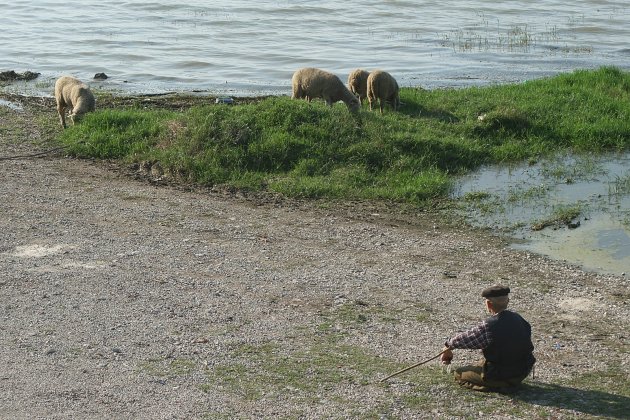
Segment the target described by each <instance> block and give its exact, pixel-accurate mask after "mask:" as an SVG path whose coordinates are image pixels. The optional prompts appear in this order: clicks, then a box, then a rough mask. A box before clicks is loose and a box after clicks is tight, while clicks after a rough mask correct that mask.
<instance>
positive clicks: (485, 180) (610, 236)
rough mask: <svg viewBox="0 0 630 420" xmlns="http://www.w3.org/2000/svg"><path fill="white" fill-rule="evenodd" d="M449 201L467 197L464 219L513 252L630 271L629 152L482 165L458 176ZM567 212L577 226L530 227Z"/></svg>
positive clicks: (601, 269) (611, 270)
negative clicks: (507, 237) (506, 237)
mask: <svg viewBox="0 0 630 420" xmlns="http://www.w3.org/2000/svg"><path fill="white" fill-rule="evenodd" d="M454 196H455V197H458V198H466V197H468V200H464V202H466V203H468V204H467V206H466V207H465V209H463V212H464V213H463V214H465V215H467V216H469V217H470V221H471V222H472V223H473V224H475V225H477V226H481V227H490V228H493V229H499V230H504V231H506V232H508V233H509V234H511V235H512V237H513V238H514V247H516V248H520V249H528V250H530V251H533V252H536V253H541V254H545V255H548V256H550V257H552V258H556V259H561V260H566V261H569V262H571V263H575V264H579V265H581V266H583V267H584V268H585V269H587V270H593V271H599V272H606V273H613V274H623V273H626V274H627V273H630V153H626V154H621V155H611V156H599V157H588V156H585V157H567V156H562V157H558V158H555V159H550V160H546V161H542V162H539V163H537V164H535V165H526V164H523V165H517V166H512V167H499V166H494V167H487V168H483V169H482V170H480V171H478V172H476V173H475V174H473V175H471V176H468V177H466V178H463V179H462V180H461V182H460V183H459V185H458V186H457V188H456V191H455V193H454ZM473 197H477V198H476V199H473ZM567 208H574V209H577V210H578V211H579V214H580V215H579V216H578V217H577V218H575V219H574V220H573V222H574V223H575V224H578V223H579V226H578V227H576V228H569V227H567V226H549V227H547V228H545V229H543V230H540V231H536V230H533V229H532V226H534V225H536V224H537V223H539V222H541V221H545V220H549V219H551V218H553V216H554V215H555V214H556V213H557V212H558V211H560V210H562V209H567Z"/></svg>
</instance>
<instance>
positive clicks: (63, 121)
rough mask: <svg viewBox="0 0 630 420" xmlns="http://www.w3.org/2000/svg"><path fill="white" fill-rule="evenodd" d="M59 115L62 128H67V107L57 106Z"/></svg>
mask: <svg viewBox="0 0 630 420" xmlns="http://www.w3.org/2000/svg"><path fill="white" fill-rule="evenodd" d="M57 113H58V114H59V122H61V126H62V127H63V128H66V107H65V106H62V105H60V104H57Z"/></svg>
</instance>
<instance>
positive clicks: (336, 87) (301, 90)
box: [291, 68, 361, 112]
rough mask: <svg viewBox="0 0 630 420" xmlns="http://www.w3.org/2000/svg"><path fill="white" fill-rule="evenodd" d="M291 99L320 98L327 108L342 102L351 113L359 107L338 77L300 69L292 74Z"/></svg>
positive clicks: (325, 72) (313, 70)
mask: <svg viewBox="0 0 630 420" xmlns="http://www.w3.org/2000/svg"><path fill="white" fill-rule="evenodd" d="M291 83H292V85H293V95H292V96H291V98H293V99H306V100H307V101H309V102H310V101H311V100H312V99H313V98H322V99H323V100H324V101H326V104H328V106H332V105H333V104H334V103H335V102H338V101H343V102H344V103H345V104H346V106H347V107H348V109H349V110H350V111H351V112H356V111H358V110H359V108H360V107H361V103H360V102H359V99H358V98H357V97H356V96H354V94H353V93H352V92H350V91H349V90H348V88H347V87H346V86H345V85H344V84H343V82H342V81H341V80H340V79H339V77H337V76H335V75H334V74H332V73H329V72H327V71H324V70H320V69H315V68H302V69H299V70H297V71H296V72H295V73H293V78H292V79H291Z"/></svg>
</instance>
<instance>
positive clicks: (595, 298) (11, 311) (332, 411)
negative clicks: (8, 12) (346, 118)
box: [0, 106, 630, 419]
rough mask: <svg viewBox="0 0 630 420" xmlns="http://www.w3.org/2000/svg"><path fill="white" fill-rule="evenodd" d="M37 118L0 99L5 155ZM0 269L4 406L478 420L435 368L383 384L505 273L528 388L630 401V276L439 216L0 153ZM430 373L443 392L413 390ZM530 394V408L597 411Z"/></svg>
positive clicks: (84, 413)
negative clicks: (160, 179) (527, 348)
mask: <svg viewBox="0 0 630 420" xmlns="http://www.w3.org/2000/svg"><path fill="white" fill-rule="evenodd" d="M41 116H42V111H41V110H40V109H39V108H33V107H31V106H25V108H24V109H23V110H22V111H14V110H10V109H2V111H1V112H0V124H1V125H0V127H2V128H0V136H1V137H0V157H3V156H4V157H6V156H11V155H15V154H21V153H26V152H31V151H33V150H36V148H37V146H35V145H34V143H37V142H38V139H40V138H41V137H42V133H40V132H39V131H38V128H37V126H36V122H35V121H36V117H41ZM43 116H44V117H45V118H48V119H54V118H55V116H54V113H53V112H52V111H45V112H44V113H43ZM40 147H41V146H40ZM0 270H1V275H0V296H1V302H0V343H1V344H0V349H1V350H0V366H1V368H0V418H147V419H159V418H204V417H207V418H216V417H219V418H235V417H240V418H273V417H285V416H286V417H290V418H295V417H300V416H301V417H303V418H322V417H324V418H326V417H328V418H330V417H354V418H365V417H370V416H375V417H378V416H383V417H387V418H413V417H419V418H420V417H440V416H442V417H449V416H450V417H458V414H457V413H460V415H462V416H464V415H469V416H473V417H474V416H477V415H478V412H479V410H481V408H480V407H485V405H484V402H483V400H479V399H478V398H480V397H475V398H477V399H473V400H467V401H468V403H467V404H468V405H469V406H470V410H471V411H469V412H466V411H464V412H461V411H457V410H460V408H456V407H455V405H454V403H451V402H445V401H447V400H444V397H445V396H446V397H448V398H449V399H452V398H459V397H458V396H459V395H460V394H459V393H460V392H462V391H460V390H459V389H458V388H456V387H454V386H452V385H451V384H450V382H451V381H450V379H449V378H446V377H445V376H444V375H441V374H440V373H439V369H438V368H436V367H428V368H427V370H426V371H425V372H428V373H430V374H431V375H430V378H429V379H424V378H425V377H424V376H421V374H420V373H417V374H416V375H420V376H413V375H411V376H406V377H404V378H401V379H400V380H397V381H394V383H393V384H391V385H382V384H378V379H379V378H381V377H383V376H385V375H386V374H387V373H390V372H391V371H393V370H396V368H398V367H400V366H403V365H406V364H411V363H413V362H415V361H417V360H420V359H422V358H426V357H427V356H430V355H432V354H435V353H436V352H438V351H439V350H440V347H441V343H443V341H444V339H445V338H446V337H447V336H449V335H451V334H453V333H454V332H456V331H457V330H458V329H461V328H464V327H468V326H470V325H472V324H474V323H476V322H477V321H479V320H481V319H482V318H483V317H484V314H483V312H482V302H481V301H480V298H479V293H480V290H481V289H482V288H484V287H486V286H488V285H489V284H491V283H494V282H497V281H500V282H502V283H505V284H508V285H509V286H510V287H511V288H512V290H513V293H512V301H513V304H512V308H513V309H514V310H516V311H518V312H519V313H521V314H522V315H523V316H524V317H525V318H527V319H528V320H529V321H530V322H531V324H532V325H533V327H534V334H535V345H536V356H537V358H538V365H537V366H538V369H537V378H536V380H535V381H532V383H534V384H535V383H539V384H547V385H549V384H564V386H568V385H571V384H573V385H572V386H575V387H576V388H578V389H582V388H583V389H584V390H585V392H587V391H588V390H589V389H590V387H588V386H587V385H585V384H582V383H577V382H575V381H576V380H577V379H576V378H580V377H584V376H585V375H595V376H594V377H600V376H601V377H608V378H612V380H613V381H615V382H619V381H621V382H622V384H621V387H618V384H616V385H615V384H613V385H611V388H607V391H606V392H607V393H608V394H606V395H609V396H611V398H613V399H614V398H616V400H615V403H616V404H617V406H619V405H620V404H621V406H622V409H623V408H624V405H626V404H628V402H629V401H630V395H629V394H628V389H629V388H630V385H629V383H628V381H629V379H628V376H627V372H628V369H630V364H629V363H630V362H629V359H630V357H629V355H628V349H629V345H628V344H629V343H628V330H629V329H630V328H629V327H630V306H629V304H628V298H629V297H630V288H629V284H628V280H627V279H625V278H623V277H615V276H605V275H596V274H593V273H585V272H583V271H581V270H580V269H579V268H577V267H571V266H567V265H565V264H563V263H561V262H554V261H549V260H547V259H545V258H542V257H539V256H536V255H532V254H528V253H524V252H516V251H513V250H510V249H508V248H506V246H505V243H504V242H503V241H502V240H501V239H499V238H496V237H493V236H491V235H489V234H484V233H479V232H475V231H472V230H469V229H466V228H461V229H456V228H453V227H450V226H446V225H444V224H443V223H442V222H441V220H440V218H439V216H438V215H436V214H429V213H418V214H415V215H410V214H405V215H402V214H396V212H395V209H392V208H389V209H386V208H380V209H377V208H376V207H374V208H369V207H367V206H360V205H358V204H357V205H351V204H350V205H345V206H334V205H328V206H324V205H321V204H320V205H297V204H288V203H284V204H274V203H256V202H252V201H248V200H245V199H239V198H237V197H226V196H222V195H220V194H216V193H215V194H213V193H206V192H185V191H181V190H178V189H175V188H171V187H158V186H154V185H151V184H149V183H146V182H139V181H135V180H132V179H129V178H127V177H125V176H123V175H121V174H120V173H118V172H115V171H111V170H108V169H107V168H106V167H105V166H104V165H102V164H96V163H91V162H89V161H78V160H72V159H68V158H64V157H54V158H52V157H51V158H44V159H18V160H0ZM333 356H334V357H333ZM476 358H477V355H476V354H474V353H473V352H457V353H456V362H460V363H461V362H467V361H472V360H475V359H476ZM314 360H315V361H319V364H318V363H312V364H310V363H311V362H313V361H314ZM341 360H343V362H341ZM359 362H361V363H365V366H363V365H360V363H359ZM302 364H309V369H305V370H303V371H302V370H300V368H298V367H300V366H302ZM362 366H363V367H362ZM284 368H286V370H285V369H284ZM388 369H389V371H388ZM392 369H393V370H392ZM611 371H613V372H616V373H614V374H611V373H609V372H611ZM292 372H293V373H296V374H297V373H299V374H300V375H298V377H292ZM607 372H608V373H607ZM619 372H621V375H620V374H619ZM624 372H625V373H624ZM602 375H603V376H602ZM605 375H609V376H605ZM610 375H612V376H610ZM348 378H352V380H348ZM424 380H427V381H429V383H428V385H427V386H429V385H430V386H431V387H432V388H431V389H433V391H434V392H433V393H432V394H430V395H428V396H425V397H426V399H425V400H423V402H422V403H421V404H420V403H417V402H413V401H415V400H410V399H409V396H410V395H411V394H413V393H414V392H416V390H414V388H413V387H414V383H417V382H418V381H424ZM624 381H625V382H624ZM541 386H542V385H541ZM580 387H582V388H580ZM566 395H573V394H570V393H569V394H566ZM585 395H587V396H588V393H587V394H585ZM462 398H471V397H462ZM495 398H498V397H495ZM537 398H538V397H536V398H534V397H532V398H530V401H527V402H526V403H524V404H522V405H519V409H520V410H523V415H524V416H528V417H534V418H535V417H538V416H542V415H543V414H541V413H552V414H551V415H555V416H556V417H563V416H572V415H574V414H576V413H577V414H582V415H586V416H590V415H595V413H592V412H589V409H588V405H579V404H578V405H575V404H574V405H573V406H572V405H571V402H568V406H567V407H562V406H561V404H560V403H557V404H556V403H554V404H546V403H545V401H548V400H549V397H546V396H542V397H540V398H539V399H537ZM507 401H511V400H505V399H502V400H500V404H509V403H508V402H507ZM576 404H577V403H576ZM457 405H459V404H457ZM541 407H542V408H541ZM626 407H630V405H627V406H626ZM483 409H484V410H485V409H486V408H483ZM541 410H543V411H541ZM544 410H551V411H544ZM554 413H555V414H554ZM615 413H617V411H614V410H613V409H612V408H611V409H610V411H605V409H604V412H603V414H604V415H606V414H607V415H609V416H610V417H617V416H616V414H615ZM486 414H487V416H489V417H493V416H494V417H497V418H499V417H502V416H501V415H500V413H497V412H496V411H492V410H490V411H488V412H486ZM512 416H514V417H515V418H518V417H519V415H518V414H512ZM619 418H621V417H619Z"/></svg>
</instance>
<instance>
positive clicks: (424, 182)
mask: <svg viewBox="0 0 630 420" xmlns="http://www.w3.org/2000/svg"><path fill="white" fill-rule="evenodd" d="M401 97H402V101H403V102H404V103H405V105H404V106H403V107H402V108H401V109H400V111H399V112H392V111H391V110H390V111H389V112H386V113H385V114H384V115H380V114H379V113H376V112H369V111H368V110H367V109H366V108H364V109H363V110H361V111H360V112H359V114H358V115H352V114H350V113H348V111H347V109H346V107H345V106H343V104H337V105H336V106H334V107H333V108H332V109H331V108H328V107H326V106H325V105H324V104H323V103H321V102H314V103H311V104H309V103H306V102H305V101H293V100H290V99H289V98H286V97H279V98H268V99H264V100H261V101H257V102H252V103H247V104H243V105H235V106H224V105H206V106H196V107H193V108H190V109H185V110H179V111H164V110H157V109H139V108H133V107H131V108H124V109H113V108H108V109H103V110H99V111H97V112H95V113H93V114H90V115H88V116H87V117H86V118H85V119H84V120H83V121H82V122H81V124H79V125H78V126H76V127H72V128H70V129H68V130H65V131H64V132H63V134H61V141H62V142H63V143H64V144H66V145H68V146H69V150H70V152H71V153H73V154H75V155H77V156H81V157H96V158H100V159H120V160H122V161H124V162H139V161H152V162H155V161H159V162H160V164H161V166H162V167H163V168H164V169H165V171H166V176H167V177H171V178H173V179H177V180H181V181H186V182H193V183H197V184H202V185H219V186H228V187H232V188H240V189H245V190H252V191H270V192H276V193H281V194H283V195H286V196H289V197H307V198H318V197H326V198H333V199H334V198H347V199H377V200H394V201H398V202H410V203H422V202H425V201H427V200H429V199H434V198H442V197H446V196H447V195H448V194H449V192H450V189H451V186H452V184H453V179H454V178H453V176H454V175H458V174H462V173H465V172H467V171H470V170H473V169H475V168H477V167H479V166H480V165H482V164H490V163H500V162H508V161H511V162H514V161H523V160H531V161H533V160H536V159H539V158H541V157H545V156H551V155H552V154H554V153H557V152H569V153H601V152H604V151H610V150H626V149H628V147H629V146H630V73H627V72H623V71H621V70H619V69H616V68H601V69H599V70H594V71H577V72H574V73H570V74H563V75H560V76H557V77H553V78H549V79H542V80H535V81H529V82H525V83H522V84H515V85H507V86H492V87H484V88H467V89H447V90H435V91H426V90H422V89H412V88H406V89H402V92H401Z"/></svg>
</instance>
